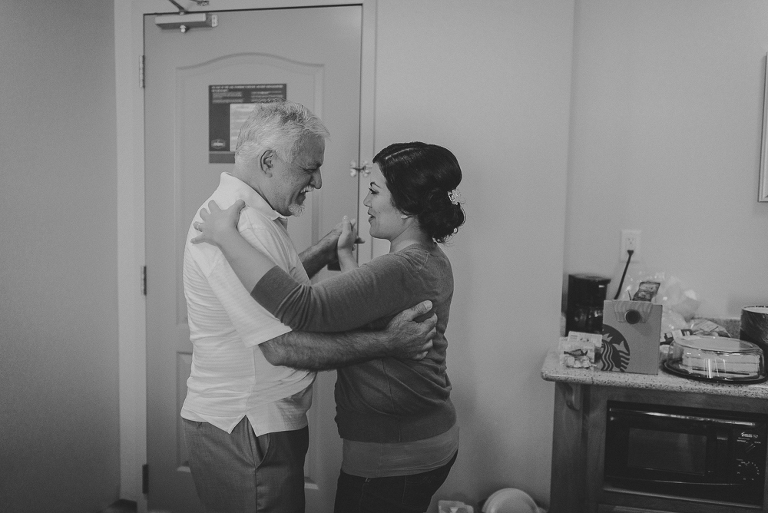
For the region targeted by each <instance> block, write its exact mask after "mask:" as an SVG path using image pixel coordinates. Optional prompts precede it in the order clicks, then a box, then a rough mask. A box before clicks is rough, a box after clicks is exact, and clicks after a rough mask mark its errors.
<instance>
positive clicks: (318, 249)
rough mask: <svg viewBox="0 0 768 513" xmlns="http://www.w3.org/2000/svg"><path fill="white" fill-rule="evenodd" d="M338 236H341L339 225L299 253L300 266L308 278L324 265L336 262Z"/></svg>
mask: <svg viewBox="0 0 768 513" xmlns="http://www.w3.org/2000/svg"><path fill="white" fill-rule="evenodd" d="M339 235H341V227H340V225H339V226H336V227H335V228H334V229H333V230H331V231H330V232H328V234H327V235H326V236H325V237H323V238H322V239H320V240H319V241H317V244H315V245H314V246H311V247H309V248H307V249H305V250H304V251H302V252H301V253H299V259H300V260H301V264H302V265H303V266H304V270H305V271H307V275H308V276H309V277H310V278H311V277H312V276H314V275H316V274H317V273H318V272H320V269H322V268H323V267H325V266H326V265H328V264H330V263H333V262H336V261H337V257H336V243H337V241H338V240H339Z"/></svg>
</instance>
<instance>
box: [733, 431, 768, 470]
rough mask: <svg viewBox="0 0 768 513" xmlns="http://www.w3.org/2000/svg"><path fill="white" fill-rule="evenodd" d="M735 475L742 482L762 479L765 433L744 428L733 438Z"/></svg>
mask: <svg viewBox="0 0 768 513" xmlns="http://www.w3.org/2000/svg"><path fill="white" fill-rule="evenodd" d="M734 445H735V447H734V454H733V455H734V457H735V458H734V461H735V469H734V471H735V473H736V477H737V478H739V479H740V480H741V481H742V482H754V481H757V480H758V479H759V480H760V481H762V479H763V468H764V467H765V435H764V434H763V433H762V432H760V431H757V430H751V429H745V430H742V431H741V432H740V433H738V434H737V436H736V438H735V440H734Z"/></svg>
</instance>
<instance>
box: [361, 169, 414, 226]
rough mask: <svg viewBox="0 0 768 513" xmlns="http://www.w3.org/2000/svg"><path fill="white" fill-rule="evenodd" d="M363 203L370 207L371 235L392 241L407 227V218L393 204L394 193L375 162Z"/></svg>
mask: <svg viewBox="0 0 768 513" xmlns="http://www.w3.org/2000/svg"><path fill="white" fill-rule="evenodd" d="M363 205H365V206H366V207H368V216H369V217H368V222H369V223H370V224H371V237H376V238H377V239H385V240H388V241H392V240H394V239H396V238H397V237H398V236H399V235H400V234H402V233H403V231H404V230H405V229H406V227H407V225H408V223H407V218H404V217H403V213H402V212H401V211H399V210H398V209H396V208H395V207H394V205H392V195H391V194H390V192H389V189H388V188H387V181H386V180H385V179H384V175H382V174H381V169H379V165H378V164H374V165H373V169H372V170H371V183H370V185H369V186H368V195H367V196H366V197H365V199H364V200H363Z"/></svg>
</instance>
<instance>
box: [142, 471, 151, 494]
mask: <svg viewBox="0 0 768 513" xmlns="http://www.w3.org/2000/svg"><path fill="white" fill-rule="evenodd" d="M141 493H143V494H144V495H147V494H148V493H149V465H147V464H146V463H145V464H144V465H142V466H141Z"/></svg>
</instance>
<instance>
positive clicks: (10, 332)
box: [0, 0, 119, 513]
mask: <svg viewBox="0 0 768 513" xmlns="http://www.w3.org/2000/svg"><path fill="white" fill-rule="evenodd" d="M112 12H113V7H112V4H111V3H110V2H104V1H101V0H81V1H79V2H53V1H43V0H4V1H3V2H0V48H2V50H1V51H0V70H2V72H0V91H2V93H1V94H0V205H2V207H3V213H2V216H3V221H2V222H0V432H1V433H2V443H0V511H3V512H8V513H22V512H23V513H27V512H40V511H61V512H84V511H100V510H101V508H103V507H104V506H106V505H108V504H110V503H111V502H112V501H114V500H116V499H117V498H118V486H119V466H118V405H117V399H118V395H117V393H118V389H117V332H116V330H117V328H116V326H117V299H116V298H117V286H116V277H115V275H116V239H115V233H114V232H115V227H116V215H115V212H116V209H115V197H116V190H115V189H116V171H115V169H116V166H115V85H114V68H115V59H114V35H113V30H114V28H113V26H114V23H113V16H112Z"/></svg>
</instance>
